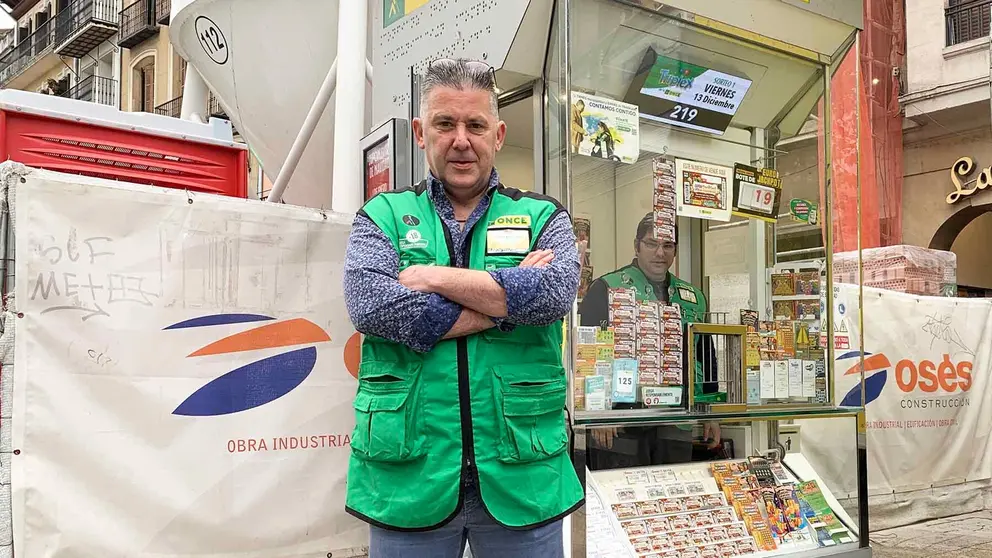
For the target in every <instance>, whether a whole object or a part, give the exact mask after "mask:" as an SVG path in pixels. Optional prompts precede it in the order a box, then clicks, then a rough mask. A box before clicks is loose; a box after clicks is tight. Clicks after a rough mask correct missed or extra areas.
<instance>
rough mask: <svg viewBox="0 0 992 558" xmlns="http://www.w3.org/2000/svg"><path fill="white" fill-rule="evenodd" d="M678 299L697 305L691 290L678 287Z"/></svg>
mask: <svg viewBox="0 0 992 558" xmlns="http://www.w3.org/2000/svg"><path fill="white" fill-rule="evenodd" d="M679 298H681V299H682V300H684V301H686V302H688V303H690V304H698V301H697V300H696V293H694V292H692V289H686V288H685V287H679Z"/></svg>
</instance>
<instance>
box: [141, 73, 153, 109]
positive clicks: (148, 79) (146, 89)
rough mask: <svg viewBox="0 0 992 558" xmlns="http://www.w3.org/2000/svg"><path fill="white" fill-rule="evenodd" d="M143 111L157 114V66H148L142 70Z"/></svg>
mask: <svg viewBox="0 0 992 558" xmlns="http://www.w3.org/2000/svg"><path fill="white" fill-rule="evenodd" d="M141 89H142V98H141V110H143V111H145V112H155V65H154V64H152V65H150V66H146V67H144V68H142V70H141Z"/></svg>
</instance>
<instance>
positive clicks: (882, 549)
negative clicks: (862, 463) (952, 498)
mask: <svg viewBox="0 0 992 558" xmlns="http://www.w3.org/2000/svg"><path fill="white" fill-rule="evenodd" d="M871 546H872V556H873V557H874V558H992V510H986V511H981V512H977V513H972V514H968V515H959V516H956V517H948V518H944V519H936V520H933V521H927V522H925V523H917V524H915V525H908V526H906V527H897V528H895V529H889V530H888V531H877V532H874V533H872V534H871Z"/></svg>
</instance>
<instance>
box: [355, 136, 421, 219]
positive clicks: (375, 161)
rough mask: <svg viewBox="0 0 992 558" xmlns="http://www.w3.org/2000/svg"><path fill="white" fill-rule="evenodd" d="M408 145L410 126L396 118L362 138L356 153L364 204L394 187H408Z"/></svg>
mask: <svg viewBox="0 0 992 558" xmlns="http://www.w3.org/2000/svg"><path fill="white" fill-rule="evenodd" d="M410 145H411V144H410V127H409V124H408V123H407V121H406V120H402V119H399V118H390V119H389V120H387V121H386V122H384V123H383V124H381V125H380V126H379V127H378V128H376V129H375V130H372V132H370V133H369V134H368V135H367V136H365V137H364V138H362V141H361V142H360V143H359V149H361V150H362V183H363V184H362V192H363V195H364V201H368V200H370V199H372V198H374V197H375V196H376V195H377V194H380V193H382V192H386V191H389V190H395V189H396V188H397V186H401V187H402V186H407V185H409V183H408V182H407V181H408V180H409V179H410V171H409V164H408V161H409V159H410V153H409V149H410ZM404 182H406V184H403V183H404Z"/></svg>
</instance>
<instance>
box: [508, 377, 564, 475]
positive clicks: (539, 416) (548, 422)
mask: <svg viewBox="0 0 992 558" xmlns="http://www.w3.org/2000/svg"><path fill="white" fill-rule="evenodd" d="M494 372H495V375H496V380H497V382H496V389H495V390H494V394H495V396H496V408H497V409H499V410H501V411H502V416H501V417H500V419H499V420H498V421H497V423H498V425H499V434H500V440H499V460H500V461H501V462H503V463H530V462H534V461H541V460H543V459H548V458H549V457H553V456H555V455H558V454H559V453H561V452H562V451H564V450H565V446H566V445H567V443H568V433H567V431H566V428H565V394H566V391H567V387H566V384H565V378H564V371H563V369H562V367H560V366H550V365H531V366H519V367H499V368H496V369H495V370H494Z"/></svg>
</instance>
